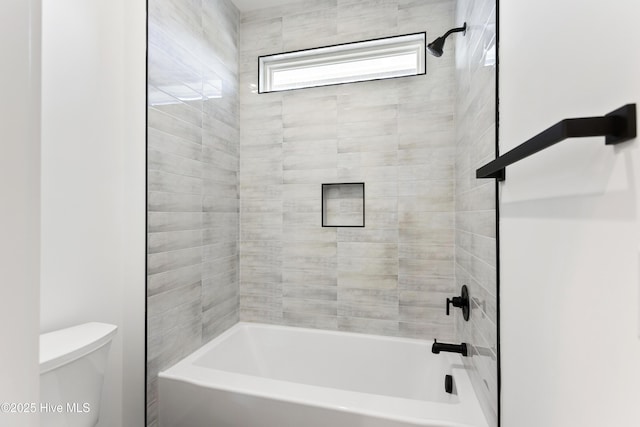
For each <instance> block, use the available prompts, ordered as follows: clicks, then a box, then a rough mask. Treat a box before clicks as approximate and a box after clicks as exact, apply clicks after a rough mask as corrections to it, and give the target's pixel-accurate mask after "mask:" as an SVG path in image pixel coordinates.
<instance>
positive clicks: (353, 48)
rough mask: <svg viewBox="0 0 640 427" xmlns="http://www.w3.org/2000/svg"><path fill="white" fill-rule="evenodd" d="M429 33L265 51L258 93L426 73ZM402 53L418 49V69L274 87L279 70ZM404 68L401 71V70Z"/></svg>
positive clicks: (415, 51)
mask: <svg viewBox="0 0 640 427" xmlns="http://www.w3.org/2000/svg"><path fill="white" fill-rule="evenodd" d="M426 43H427V33H426V32H419V33H410V34H402V35H396V36H389V37H381V38H376V39H370V40H363V41H356V42H348V43H340V44H335V45H329V46H321V47H314V48H310V49H301V50H295V51H291V52H284V53H277V54H271V55H262V56H259V57H258V93H259V94H263V93H273V92H285V91H290V90H299V89H309V88H315V87H325V86H335V85H342V84H349V83H360V82H370V81H376V80H387V79H396V78H403V77H413V76H419V75H425V74H426V73H427V55H426ZM402 53H416V54H417V63H416V71H415V72H411V73H407V74H401V75H390V76H385V77H379V76H378V77H371V78H367V77H366V75H363V76H362V77H361V78H358V79H357V80H348V81H339V82H328V83H322V82H320V83H318V82H317V81H316V83H312V84H307V85H305V86H300V87H282V88H278V87H276V88H274V87H273V75H274V73H275V72H277V71H283V70H295V69H300V68H304V67H305V66H313V65H320V66H325V65H331V64H339V63H343V62H348V61H349V59H352V60H353V59H356V60H357V59H360V58H369V59H376V58H384V57H388V56H393V55H399V54H402ZM398 72H401V71H398Z"/></svg>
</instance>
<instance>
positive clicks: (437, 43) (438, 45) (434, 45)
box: [427, 37, 444, 58]
mask: <svg viewBox="0 0 640 427" xmlns="http://www.w3.org/2000/svg"><path fill="white" fill-rule="evenodd" d="M443 48H444V37H438V38H437V39H435V40H434V41H432V42H431V43H429V44H428V45H427V50H428V51H429V53H430V54H431V55H433V56H436V57H438V58H439V57H441V56H442V49H443Z"/></svg>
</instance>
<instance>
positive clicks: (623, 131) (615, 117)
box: [476, 104, 636, 181]
mask: <svg viewBox="0 0 640 427" xmlns="http://www.w3.org/2000/svg"><path fill="white" fill-rule="evenodd" d="M587 136H604V137H606V139H605V144H607V145H612V144H619V143H621V142H625V141H628V140H630V139H633V138H635V137H636V104H627V105H625V106H624V107H621V108H619V109H617V110H615V111H612V112H611V113H609V114H607V115H606V116H604V117H582V118H578V119H565V120H562V121H561V122H558V123H556V124H555V125H553V126H551V127H550V128H549V129H547V130H545V131H543V132H541V133H539V134H538V135H536V136H534V137H533V138H531V139H529V140H528V141H526V142H524V143H522V144H520V145H518V146H517V147H516V148H514V149H513V150H511V151H509V152H507V153H505V154H503V155H502V156H500V157H498V158H497V159H495V160H493V161H491V162H489V163H487V164H486V165H484V166H482V167H481V168H479V169H478V170H476V178H496V179H498V181H504V178H505V171H504V169H505V168H506V167H507V166H509V165H511V164H513V163H515V162H518V161H520V160H522V159H524V158H525V157H529V156H530V155H532V154H535V153H537V152H538V151H541V150H544V149H545V148H548V147H551V146H552V145H554V144H557V143H558V142H560V141H563V140H565V139H567V138H581V137H587Z"/></svg>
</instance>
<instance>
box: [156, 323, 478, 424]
mask: <svg viewBox="0 0 640 427" xmlns="http://www.w3.org/2000/svg"><path fill="white" fill-rule="evenodd" d="M251 329H271V330H274V329H275V330H281V331H292V330H293V331H297V332H305V333H313V334H322V335H336V334H337V335H342V336H352V337H354V338H368V339H374V340H380V341H387V342H402V343H410V344H418V345H421V346H428V345H429V344H430V343H429V342H428V341H427V340H420V339H414V338H404V337H393V336H384V335H372V334H361V333H357V332H346V331H333V330H325V329H313V328H304V327H296V326H286V325H273V324H265V323H253V322H238V323H236V324H235V325H233V326H232V327H230V328H229V329H227V330H226V331H225V332H223V333H222V334H220V335H218V336H217V337H215V338H213V339H212V340H210V341H209V342H207V343H206V344H204V345H203V346H202V347H200V348H199V349H197V350H196V351H194V352H193V353H191V354H189V355H188V356H186V357H185V358H183V359H182V360H180V361H179V362H177V363H175V364H174V365H172V366H171V367H169V368H167V369H165V370H163V371H160V372H159V373H158V381H159V383H164V382H165V380H169V381H178V382H184V383H188V384H191V385H194V386H197V387H202V388H207V389H215V390H221V391H226V392H229V393H236V394H244V395H248V396H253V397H258V398H263V399H273V400H278V401H285V402H290V403H293V404H300V405H306V406H312V407H319V408H324V409H329V410H334V411H341V412H352V413H358V414H361V415H364V416H371V417H376V418H385V419H390V420H395V421H398V422H404V423H414V424H417V425H425V426H429V425H434V424H433V423H438V426H442V427H488V423H487V421H486V419H485V416H484V413H483V411H482V409H481V407H480V404H479V402H478V399H477V397H476V395H475V392H474V391H473V386H472V384H471V380H470V378H469V376H468V373H467V370H466V368H465V367H464V366H463V364H462V360H459V363H456V364H453V365H451V372H447V373H450V374H452V375H453V376H454V379H455V383H456V388H457V392H458V393H457V394H458V398H459V401H458V402H455V403H443V402H432V401H420V400H413V399H407V398H401V397H393V396H384V395H378V394H372V393H365V392H358V391H350V390H342V389H336V388H330V387H325V386H317V385H311V384H304V383H298V382H293V381H286V380H279V379H273V378H268V377H261V376H256V375H249V374H244V373H237V372H230V371H223V370H219V369H215V368H210V367H206V366H202V365H196V364H195V363H194V362H196V361H197V360H198V359H200V357H202V356H203V355H204V354H206V353H208V352H209V351H211V350H212V349H213V348H214V347H216V346H217V345H219V344H220V343H222V342H223V341H225V340H227V339H228V338H230V337H231V336H232V335H234V334H236V333H238V332H239V331H241V330H251ZM427 348H428V347H427ZM159 404H160V405H162V402H161V400H160V401H159Z"/></svg>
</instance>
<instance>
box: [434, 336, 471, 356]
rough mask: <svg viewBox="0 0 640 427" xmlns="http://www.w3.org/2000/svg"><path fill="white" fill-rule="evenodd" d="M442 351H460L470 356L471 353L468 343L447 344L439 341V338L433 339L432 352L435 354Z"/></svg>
mask: <svg viewBox="0 0 640 427" xmlns="http://www.w3.org/2000/svg"><path fill="white" fill-rule="evenodd" d="M441 351H445V352H448V353H460V354H461V355H463V356H468V355H469V353H468V351H467V344H466V343H462V344H447V343H443V342H438V340H435V339H434V340H433V345H432V346H431V352H432V353H434V354H440V352H441Z"/></svg>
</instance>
